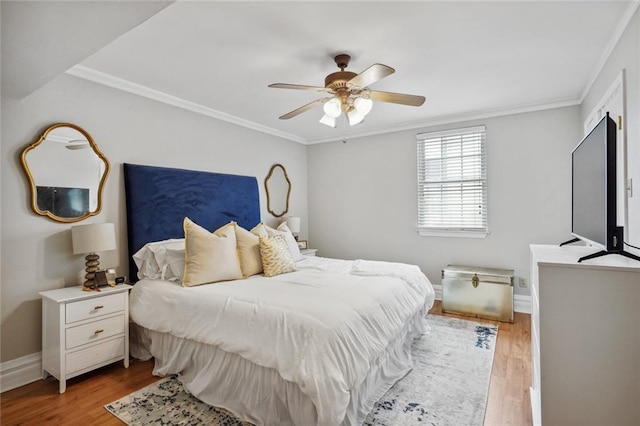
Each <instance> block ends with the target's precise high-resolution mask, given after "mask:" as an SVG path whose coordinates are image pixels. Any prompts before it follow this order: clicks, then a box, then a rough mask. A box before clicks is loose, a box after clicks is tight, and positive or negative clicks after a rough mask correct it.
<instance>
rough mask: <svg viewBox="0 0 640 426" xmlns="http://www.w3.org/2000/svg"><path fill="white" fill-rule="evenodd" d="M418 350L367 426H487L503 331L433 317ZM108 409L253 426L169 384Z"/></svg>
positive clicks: (146, 420) (153, 418) (151, 419)
mask: <svg viewBox="0 0 640 426" xmlns="http://www.w3.org/2000/svg"><path fill="white" fill-rule="evenodd" d="M428 322H429V325H430V327H431V332H430V333H428V334H427V335H425V336H423V337H421V338H419V339H416V340H415V342H414V344H413V347H412V355H413V361H414V366H413V370H411V372H409V374H407V375H406V376H405V377H404V378H402V379H401V380H399V381H398V382H397V383H396V384H395V385H394V386H393V387H392V388H391V389H389V391H388V392H387V393H386V394H385V395H384V396H383V397H382V398H381V399H380V400H379V401H378V402H377V403H376V405H375V406H374V408H373V410H372V411H371V413H370V414H369V416H368V417H367V419H366V420H365V422H364V423H363V425H365V426H374V425H376V426H378V425H379V426H397V425H403V426H413V425H416V426H417V425H433V426H448V425H452V426H453V425H456V426H457V425H482V424H483V420H484V412H485V409H486V405H487V395H488V392H489V380H490V378H491V366H492V364H493V354H494V347H495V341H496V337H497V333H498V328H497V327H496V326H494V325H491V324H481V323H477V322H472V321H466V320H462V319H458V318H450V317H442V316H436V315H431V316H429V319H428ZM105 408H106V409H107V410H108V411H109V412H110V413H112V414H113V415H115V416H116V417H118V418H119V419H120V420H122V421H123V422H124V423H126V424H127V425H129V426H139V425H148V424H161V425H213V426H236V425H238V426H239V425H243V426H246V425H249V423H245V422H242V421H240V420H238V419H237V418H235V417H234V416H233V415H231V414H230V413H228V412H226V411H224V410H222V409H218V408H215V407H211V406H210V405H207V404H205V403H203V402H201V401H199V400H198V399H196V398H195V397H193V396H192V395H190V394H189V393H188V392H186V391H185V390H184V389H183V388H182V385H181V384H180V382H179V381H178V379H177V377H176V376H171V377H167V378H164V379H162V380H160V381H158V382H156V383H153V384H151V385H149V386H147V387H145V388H143V389H140V390H139V391H136V392H134V393H132V394H130V395H128V396H126V397H124V398H122V399H119V400H117V401H115V402H112V403H111V404H107V405H105Z"/></svg>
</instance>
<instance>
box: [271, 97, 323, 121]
mask: <svg viewBox="0 0 640 426" xmlns="http://www.w3.org/2000/svg"><path fill="white" fill-rule="evenodd" d="M329 99H333V98H322V99H316V100H315V101H313V102H309V103H308V104H306V105H303V106H301V107H300V108H296V109H294V110H293V111H291V112H288V113H286V114H285V115H283V116H282V117H280V120H288V119H290V118H293V117H295V116H297V115H300V114H302V113H303V112H305V111H308V110H310V109H311V108H313V107H314V106H316V105H321V104H323V103H325V102H327V101H328V100H329Z"/></svg>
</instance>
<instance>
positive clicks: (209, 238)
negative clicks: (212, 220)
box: [182, 217, 242, 287]
mask: <svg viewBox="0 0 640 426" xmlns="http://www.w3.org/2000/svg"><path fill="white" fill-rule="evenodd" d="M183 227H184V238H185V256H184V257H185V259H184V274H183V276H182V285H183V286H184V287H192V286H195V285H200V284H207V283H214V282H218V281H229V280H237V279H241V278H242V270H241V269H240V259H239V258H238V251H237V249H236V233H235V227H233V226H226V227H222V228H220V229H219V230H217V231H216V232H215V233H211V232H209V231H207V230H206V229H204V228H203V227H201V226H199V225H197V224H195V223H194V222H192V221H191V220H190V219H189V218H187V217H185V218H184V223H183Z"/></svg>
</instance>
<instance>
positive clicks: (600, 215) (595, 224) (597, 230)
mask: <svg viewBox="0 0 640 426" xmlns="http://www.w3.org/2000/svg"><path fill="white" fill-rule="evenodd" d="M615 150H616V131H615V122H614V121H613V120H611V119H610V118H609V116H608V115H606V116H605V117H604V118H603V119H602V120H600V122H599V123H598V124H597V125H596V126H595V127H594V128H593V130H591V132H590V133H589V134H588V135H587V136H586V137H585V138H584V139H583V140H582V141H581V142H580V143H579V144H578V146H577V147H576V148H575V149H574V150H573V153H572V220H571V233H572V234H573V235H574V236H576V237H578V238H580V239H582V240H585V241H587V242H589V243H591V244H592V245H596V246H599V247H601V248H603V249H605V250H608V249H612V248H614V247H613V246H612V244H613V242H612V241H611V239H612V237H613V236H614V235H615V232H616V188H615V184H616V158H615Z"/></svg>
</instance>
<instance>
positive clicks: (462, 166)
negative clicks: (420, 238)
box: [417, 126, 488, 237]
mask: <svg viewBox="0 0 640 426" xmlns="http://www.w3.org/2000/svg"><path fill="white" fill-rule="evenodd" d="M417 141H418V231H419V232H420V234H421V235H438V234H441V235H452V236H453V235H465V236H479V237H483V236H485V235H486V234H487V232H488V229H487V167H486V160H485V127H484V126H477V127H470V128H464V129H456V130H449V131H444V132H432V133H420V134H418V135H417Z"/></svg>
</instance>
